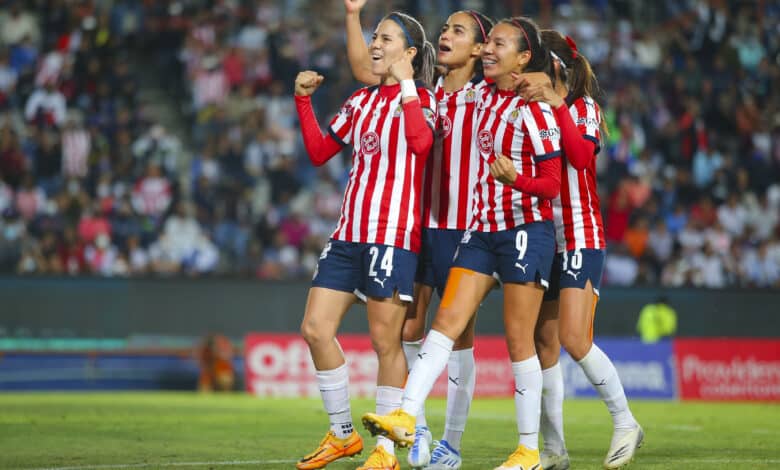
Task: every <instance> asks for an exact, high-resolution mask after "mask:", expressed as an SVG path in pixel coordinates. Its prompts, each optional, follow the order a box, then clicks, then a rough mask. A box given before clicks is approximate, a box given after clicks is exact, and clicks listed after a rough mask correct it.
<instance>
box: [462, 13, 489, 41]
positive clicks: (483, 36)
mask: <svg viewBox="0 0 780 470" xmlns="http://www.w3.org/2000/svg"><path fill="white" fill-rule="evenodd" d="M467 13H468V14H469V15H471V16H473V17H474V21H476V22H477V25H479V30H480V31H482V41H483V42H487V34H485V27H484V26H483V25H482V20H480V19H479V15H477V12H475V11H474V10H468V12H467Z"/></svg>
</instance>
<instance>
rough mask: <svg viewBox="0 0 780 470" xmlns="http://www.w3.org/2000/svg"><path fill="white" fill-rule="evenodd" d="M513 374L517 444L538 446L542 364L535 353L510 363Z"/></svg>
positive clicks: (530, 446) (536, 447)
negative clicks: (518, 436)
mask: <svg viewBox="0 0 780 470" xmlns="http://www.w3.org/2000/svg"><path fill="white" fill-rule="evenodd" d="M512 372H513V373H514V375H515V412H516V414H517V433H518V434H519V435H520V439H519V440H518V443H519V444H522V445H524V446H525V447H527V448H529V449H538V448H539V414H540V413H541V406H542V366H541V365H540V364H539V358H538V357H537V356H536V355H533V356H531V357H529V358H528V359H524V360H522V361H520V362H513V363H512Z"/></svg>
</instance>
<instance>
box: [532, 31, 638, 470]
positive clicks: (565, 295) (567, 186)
mask: <svg viewBox="0 0 780 470" xmlns="http://www.w3.org/2000/svg"><path fill="white" fill-rule="evenodd" d="M542 41H543V42H544V44H545V46H547V47H548V48H549V49H550V50H551V52H552V53H553V65H554V71H555V75H554V76H555V85H553V83H552V82H551V80H550V77H548V76H547V75H544V74H538V73H536V74H529V75H525V76H521V77H519V81H520V82H521V94H522V95H523V97H524V98H525V99H527V100H529V101H539V102H543V103H547V104H549V105H550V107H552V109H553V113H555V117H556V120H557V121H558V124H559V126H560V128H561V148H562V150H563V155H564V156H565V163H564V165H563V173H562V176H561V193H560V195H559V196H558V197H557V198H555V200H554V201H553V213H554V215H555V229H556V241H557V248H558V249H557V251H558V252H557V253H556V255H555V261H554V263H553V268H552V279H551V285H550V288H549V289H548V290H547V292H546V293H545V301H544V302H543V304H542V311H541V313H540V317H539V322H538V323H537V325H536V350H537V353H538V354H539V360H540V362H541V364H542V377H543V379H542V380H543V391H544V392H543V394H542V397H543V398H542V418H541V430H542V436H543V438H544V451H543V452H542V467H543V468H544V469H545V470H561V469H566V468H569V456H568V453H567V452H566V445H565V443H564V438H563V376H562V374H561V368H560V365H559V364H558V358H559V356H560V350H561V344H563V347H564V348H566V351H568V353H569V355H570V356H571V357H572V358H573V359H574V360H575V361H577V363H578V364H579V365H580V367H582V370H583V372H585V375H586V376H587V377H588V379H589V380H590V382H591V383H592V384H593V386H594V387H595V388H596V390H597V391H598V393H599V395H601V399H602V400H603V401H604V403H605V404H606V405H607V408H608V409H609V412H610V414H611V415H612V419H613V424H614V428H615V430H614V433H613V436H612V443H611V444H610V447H609V451H608V452H607V457H606V459H605V460H604V467H605V468H619V467H621V466H623V465H625V464H626V463H628V462H629V461H630V460H631V459H632V458H633V456H634V452H635V450H636V449H637V448H638V447H639V446H640V445H641V444H642V438H643V432H642V428H641V427H640V426H639V424H638V423H637V422H636V420H635V419H634V416H633V415H632V414H631V410H630V409H629V407H628V401H627V400H626V395H625V393H624V392H623V386H622V385H621V383H620V378H619V377H618V375H617V371H616V370H615V366H614V365H612V362H611V361H610V360H609V358H608V357H607V356H606V354H604V352H603V351H602V350H601V349H599V347H598V346H596V345H595V344H593V315H594V312H595V310H596V303H597V302H598V296H599V285H600V283H601V273H602V269H603V266H604V257H605V251H606V243H605V240H604V226H603V223H602V221H601V210H600V209H599V196H598V192H597V191H596V155H597V154H598V152H599V148H600V146H599V142H600V140H601V135H600V131H599V129H600V127H601V111H600V109H599V106H598V104H597V103H596V102H595V101H594V100H593V95H594V92H596V91H597V89H598V83H597V81H596V77H595V75H594V74H593V71H592V69H591V67H590V64H589V63H588V60H587V59H586V58H585V57H584V56H583V55H582V54H580V53H579V51H578V50H577V46H576V44H575V42H574V41H573V40H572V39H571V38H569V37H565V38H564V37H563V36H562V35H561V34H560V33H559V32H557V31H552V30H545V31H542Z"/></svg>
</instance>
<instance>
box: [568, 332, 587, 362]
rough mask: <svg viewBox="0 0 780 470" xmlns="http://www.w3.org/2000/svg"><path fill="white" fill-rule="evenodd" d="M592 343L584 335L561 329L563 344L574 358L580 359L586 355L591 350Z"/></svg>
mask: <svg viewBox="0 0 780 470" xmlns="http://www.w3.org/2000/svg"><path fill="white" fill-rule="evenodd" d="M591 344H592V343H591V342H590V340H589V339H588V338H587V337H585V336H583V335H578V334H576V333H574V332H570V331H568V332H565V331H561V345H562V346H563V348H564V349H565V350H566V352H568V353H569V355H570V356H571V357H572V358H573V359H574V360H577V361H579V360H580V359H582V358H583V357H585V355H586V354H588V351H590V346H591Z"/></svg>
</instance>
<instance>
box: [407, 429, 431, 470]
mask: <svg viewBox="0 0 780 470" xmlns="http://www.w3.org/2000/svg"><path fill="white" fill-rule="evenodd" d="M431 442H433V436H431V431H429V430H428V427H427V426H416V427H415V428H414V444H412V446H411V447H410V448H409V455H407V456H406V460H407V461H408V462H409V465H411V467H412V468H424V467H425V466H426V465H428V463H429V462H430V461H431Z"/></svg>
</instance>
